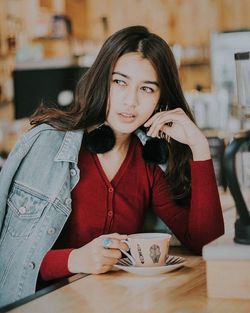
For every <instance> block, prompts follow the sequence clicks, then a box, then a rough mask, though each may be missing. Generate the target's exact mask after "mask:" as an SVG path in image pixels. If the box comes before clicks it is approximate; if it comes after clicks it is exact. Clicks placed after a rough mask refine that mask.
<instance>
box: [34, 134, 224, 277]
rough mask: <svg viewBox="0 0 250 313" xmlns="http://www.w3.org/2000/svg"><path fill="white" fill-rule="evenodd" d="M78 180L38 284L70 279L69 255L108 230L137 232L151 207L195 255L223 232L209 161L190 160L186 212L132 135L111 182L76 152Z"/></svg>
mask: <svg viewBox="0 0 250 313" xmlns="http://www.w3.org/2000/svg"><path fill="white" fill-rule="evenodd" d="M78 166H79V169H80V180H79V182H78V184H77V186H76V187H75V189H74V190H73V191H72V207H73V210H72V213H71V215H70V217H69V219H68V221H67V223H66V225H65V227H64V229H63V230H62V232H61V234H60V236H59V238H58V239H57V241H56V243H55V245H54V247H53V249H52V250H50V251H49V252H48V253H47V254H46V255H45V257H44V259H43V262H42V264H41V268H40V276H41V278H42V279H43V280H51V279H57V278H62V277H66V276H69V275H70V274H71V273H70V272H69V270H68V266H67V263H68V257H69V254H70V252H71V251H72V249H74V248H79V247H81V246H83V245H85V244H87V243H88V242H90V241H91V240H93V239H94V238H96V237H98V236H100V235H102V234H108V233H113V232H118V233H120V234H131V233H136V232H140V231H141V228H142V225H143V222H144V216H145V212H146V210H147V209H148V208H149V207H150V206H151V207H152V208H153V210H154V211H155V213H156V214H157V215H158V216H159V217H160V218H161V219H162V220H163V221H164V222H165V223H166V224H167V226H168V227H169V228H170V229H171V230H172V231H173V233H174V234H175V235H176V237H177V238H178V239H179V240H180V241H181V242H182V243H183V244H184V245H186V246H187V247H189V248H190V249H192V250H193V251H194V252H195V253H198V254H200V253H201V249H202V246H203V245H205V244H206V243H208V242H210V241H212V240H213V239H215V238H217V237H218V236H220V235H222V234H223V232H224V223H223V217H222V210H221V205H220V200H219V195H218V189H217V185H216V180H215V175H214V170H213V164H212V160H211V159H210V160H207V161H191V162H190V166H191V178H192V198H191V204H190V208H183V207H178V206H177V205H176V203H175V202H174V201H172V200H171V197H170V195H169V192H168V188H167V184H166V179H165V174H164V172H163V171H162V170H161V169H160V168H159V166H157V165H149V164H147V163H145V161H144V160H143V158H142V145H141V143H140V141H139V139H138V138H137V137H135V136H134V137H133V139H132V141H131V144H130V147H129V151H128V153H127V156H126V158H125V160H124V161H123V163H122V165H121V167H120V169H119V170H118V172H117V174H116V175H115V177H114V178H113V179H112V181H111V182H110V181H109V180H108V179H107V177H106V175H105V173H104V171H103V169H102V166H101V164H100V162H99V160H98V157H97V155H93V154H91V153H90V152H88V151H86V150H84V149H81V150H80V154H79V160H78Z"/></svg>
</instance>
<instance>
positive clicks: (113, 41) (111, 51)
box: [31, 26, 194, 199]
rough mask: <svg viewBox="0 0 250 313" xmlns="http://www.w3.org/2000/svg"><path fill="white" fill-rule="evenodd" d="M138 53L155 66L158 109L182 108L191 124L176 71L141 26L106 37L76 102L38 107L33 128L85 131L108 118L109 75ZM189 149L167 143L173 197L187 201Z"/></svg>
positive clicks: (162, 45) (165, 50)
mask: <svg viewBox="0 0 250 313" xmlns="http://www.w3.org/2000/svg"><path fill="white" fill-rule="evenodd" d="M130 52H140V53H141V55H142V57H144V58H147V59H148V60H149V61H150V62H151V64H152V66H153V67H154V69H155V71H156V73H157V76H158V81H159V85H160V92H161V93H160V99H159V103H158V107H160V108H161V109H163V110H164V109H166V108H167V109H168V110H172V109H175V108H182V109H183V111H184V112H185V113H186V114H187V115H188V116H189V118H190V119H191V120H192V121H194V118H193V116H192V113H191V111H190V109H189V107H188V105H187V103H186V100H185V98H184V95H183V91H182V88H181V85H180V80H179V75H178V69H177V66H176V62H175V59H174V56H173V53H172V51H171V49H170V47H169V46H168V44H167V43H166V42H165V41H164V40H163V39H162V38H161V37H159V36H157V35H156V34H153V33H150V32H149V31H148V29H147V28H146V27H144V26H131V27H127V28H124V29H122V30H120V31H118V32H116V33H114V34H113V35H112V36H110V37H109V38H108V39H107V40H106V41H105V43H104V44H103V46H102V48H101V49H100V52H99V54H98V56H97V58H96V60H95V62H94V63H93V65H92V66H91V67H90V69H89V70H88V71H87V73H86V74H85V75H83V76H82V77H81V78H80V80H79V82H78V84H77V87H76V91H75V101H74V103H73V104H72V105H70V106H69V107H68V108H66V109H63V110H62V109H60V108H48V107H45V106H44V105H42V106H40V107H39V108H38V109H37V110H36V112H35V113H34V114H33V115H32V117H31V125H35V126H36V125H39V124H41V123H47V124H50V125H52V126H53V127H55V128H56V129H58V130H63V131H68V130H77V129H86V128H88V127H91V126H94V125H97V124H100V123H103V122H104V121H105V120H106V115H107V113H106V112H107V105H108V94H109V89H110V81H111V75H112V71H113V69H114V66H115V64H116V62H117V60H118V59H119V58H120V57H121V56H122V55H124V54H126V53H130ZM191 158H192V156H191V150H190V148H189V147H188V146H187V145H184V144H181V143H179V142H177V141H175V140H171V144H170V155H169V160H168V164H167V169H166V175H167V180H168V184H169V187H170V191H171V193H172V195H173V198H175V199H187V198H188V197H189V193H190V170H189V160H190V159H191Z"/></svg>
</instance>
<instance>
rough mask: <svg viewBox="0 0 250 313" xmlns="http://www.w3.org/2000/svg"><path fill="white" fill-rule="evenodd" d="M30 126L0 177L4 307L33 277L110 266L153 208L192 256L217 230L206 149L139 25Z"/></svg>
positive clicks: (171, 73)
mask: <svg viewBox="0 0 250 313" xmlns="http://www.w3.org/2000/svg"><path fill="white" fill-rule="evenodd" d="M31 124H32V125H34V127H33V128H32V129H31V130H30V131H29V132H27V133H26V134H25V135H24V137H23V138H22V139H21V140H20V141H19V142H18V143H17V144H16V146H15V147H14V149H13V150H12V152H11V153H10V155H9V158H8V160H7V161H6V163H5V166H4V168H3V169H2V171H1V175H0V209H1V211H0V218H1V224H0V225H1V237H0V290H1V291H0V299H1V301H0V303H1V304H2V305H3V304H7V303H10V302H13V301H15V300H18V299H20V298H22V297H24V296H27V295H29V294H31V293H33V292H34V291H35V288H36V282H37V277H38V275H39V274H40V275H39V276H40V277H41V279H42V280H45V281H46V280H53V279H58V278H62V277H66V276H69V275H71V274H72V273H79V272H85V273H104V272H107V271H109V270H110V269H111V268H112V266H113V265H114V264H115V263H116V262H117V260H118V259H119V258H121V256H122V255H121V252H120V249H126V245H125V244H124V243H123V242H122V240H123V239H125V238H126V235H127V234H130V233H136V232H140V230H141V228H142V225H143V221H144V216H145V213H146V211H147V210H148V209H149V208H152V209H153V210H154V211H155V213H156V214H157V215H158V216H159V217H160V218H161V219H162V220H163V221H164V222H165V223H166V224H167V226H168V227H169V228H170V229H171V230H172V232H173V233H174V234H175V235H176V236H177V238H179V240H180V241H181V242H182V243H183V244H184V245H185V246H187V247H189V248H190V249H192V250H193V251H194V252H195V253H198V254H200V253H201V250H202V247H203V245H204V244H206V243H208V242H210V241H211V240H213V239H215V238H217V237H218V236H220V235H222V234H223V232H224V226H223V218H222V212H221V206H220V201H219V196H218V191H217V186H216V181H215V175H214V170H213V165H212V161H211V157H210V152H209V146H208V142H207V140H206V138H205V136H204V135H203V133H202V132H201V131H200V130H199V129H198V128H197V126H196V125H195V123H194V119H193V117H192V114H191V112H190V110H189V108H188V105H187V103H186V101H185V99H184V96H183V93H182V90H181V86H180V82H179V78H178V72H177V68H176V64H175V61H174V57H173V54H172V52H171V50H170V48H169V47H168V45H167V43H166V42H165V41H164V40H163V39H161V38H160V37H158V36H157V35H155V34H152V33H150V32H149V31H148V30H147V29H146V28H145V27H142V26H133V27H128V28H125V29H122V30H120V31H118V32H117V33H115V34H113V35H112V36H111V37H110V38H108V39H107V41H106V42H105V43H104V45H103V47H102V48H101V50H100V52H99V54H98V56H97V58H96V60H95V62H94V64H93V65H92V67H91V68H90V69H89V70H88V72H87V73H86V75H84V76H83V77H82V78H81V79H80V81H79V83H78V86H77V89H76V101H75V103H74V104H73V105H72V106H70V107H69V108H67V109H66V110H65V109H64V110H60V109H55V108H45V107H40V108H39V109H38V110H37V112H36V113H35V114H34V115H33V117H32V119H31ZM140 139H141V140H142V141H143V142H144V141H146V144H145V145H142V143H141V141H140ZM144 143H145V142H144ZM163 163H166V170H165V172H163V170H162V169H161V168H160V167H159V166H158V164H163ZM107 248H108V249H107Z"/></svg>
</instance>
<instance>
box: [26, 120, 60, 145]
mask: <svg viewBox="0 0 250 313" xmlns="http://www.w3.org/2000/svg"><path fill="white" fill-rule="evenodd" d="M65 133H66V131H60V130H58V129H56V128H55V127H53V126H51V125H49V124H45V123H44V124H40V125H38V126H35V127H33V128H31V129H29V130H28V131H27V132H26V133H25V134H24V136H23V139H24V141H26V142H28V141H30V140H32V139H33V138H35V137H47V136H64V134H65Z"/></svg>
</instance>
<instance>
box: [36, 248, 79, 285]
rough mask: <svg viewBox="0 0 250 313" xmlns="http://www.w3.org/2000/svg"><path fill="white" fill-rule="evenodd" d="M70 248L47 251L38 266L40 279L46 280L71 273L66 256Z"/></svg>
mask: <svg viewBox="0 0 250 313" xmlns="http://www.w3.org/2000/svg"><path fill="white" fill-rule="evenodd" d="M72 250H73V249H59V250H50V251H49V252H47V254H46V255H45V257H44V258H43V261H42V264H41V267H40V276H41V278H42V280H44V281H47V280H52V279H58V278H65V277H68V276H70V275H72V273H70V272H69V270H68V258H69V254H70V252H71V251H72Z"/></svg>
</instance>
